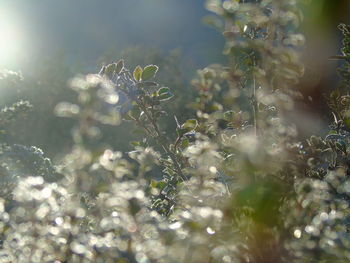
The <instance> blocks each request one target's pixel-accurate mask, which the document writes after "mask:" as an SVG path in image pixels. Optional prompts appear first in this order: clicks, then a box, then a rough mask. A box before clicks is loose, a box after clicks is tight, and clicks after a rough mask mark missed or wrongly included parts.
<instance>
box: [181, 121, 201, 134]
mask: <svg viewBox="0 0 350 263" xmlns="http://www.w3.org/2000/svg"><path fill="white" fill-rule="evenodd" d="M197 126H198V121H197V120H196V119H190V120H187V121H186V122H185V123H184V124H182V126H181V129H184V130H186V132H189V131H193V130H195V129H196V128H197Z"/></svg>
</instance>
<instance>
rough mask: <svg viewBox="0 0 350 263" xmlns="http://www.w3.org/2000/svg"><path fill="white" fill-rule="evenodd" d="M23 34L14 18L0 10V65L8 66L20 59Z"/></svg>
mask: <svg viewBox="0 0 350 263" xmlns="http://www.w3.org/2000/svg"><path fill="white" fill-rule="evenodd" d="M20 43H21V32H20V30H19V27H18V25H17V24H16V21H15V19H14V18H13V17H11V16H9V14H8V13H6V12H5V11H4V10H0V64H6V63H8V62H11V61H13V60H15V59H17V58H18V56H19V52H20Z"/></svg>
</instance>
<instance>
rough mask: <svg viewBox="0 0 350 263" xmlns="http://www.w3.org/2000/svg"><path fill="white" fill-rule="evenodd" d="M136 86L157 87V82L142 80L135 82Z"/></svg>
mask: <svg viewBox="0 0 350 263" xmlns="http://www.w3.org/2000/svg"><path fill="white" fill-rule="evenodd" d="M137 86H138V87H139V88H149V87H157V86H158V83H156V82H153V81H143V82H140V83H137Z"/></svg>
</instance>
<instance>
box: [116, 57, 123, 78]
mask: <svg viewBox="0 0 350 263" xmlns="http://www.w3.org/2000/svg"><path fill="white" fill-rule="evenodd" d="M123 68H124V60H123V59H121V60H119V61H118V62H117V63H116V66H115V74H119V73H120V72H121V71H122V69H123Z"/></svg>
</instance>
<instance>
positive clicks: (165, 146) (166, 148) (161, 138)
mask: <svg viewBox="0 0 350 263" xmlns="http://www.w3.org/2000/svg"><path fill="white" fill-rule="evenodd" d="M136 103H137V105H138V106H139V107H140V108H141V109H142V110H143V112H144V113H145V114H146V116H147V118H148V119H149V120H150V122H151V124H152V126H153V128H154V130H155V132H156V134H157V137H155V139H156V140H157V142H158V143H159V145H161V146H162V148H163V150H164V151H165V152H166V154H167V155H168V156H169V157H170V159H171V160H172V162H173V163H174V166H175V169H176V171H177V173H178V175H179V176H180V177H181V179H182V180H187V177H186V176H185V175H184V174H183V173H182V170H181V167H180V164H179V162H178V160H177V158H176V156H175V154H174V153H173V152H172V151H171V150H170V148H169V146H168V144H167V143H165V142H164V141H166V138H165V137H164V136H163V135H162V133H161V132H160V130H159V128H158V125H157V123H156V122H155V120H154V119H153V118H152V116H151V115H150V113H149V112H148V110H147V108H146V106H145V105H144V104H143V103H142V101H136Z"/></svg>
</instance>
